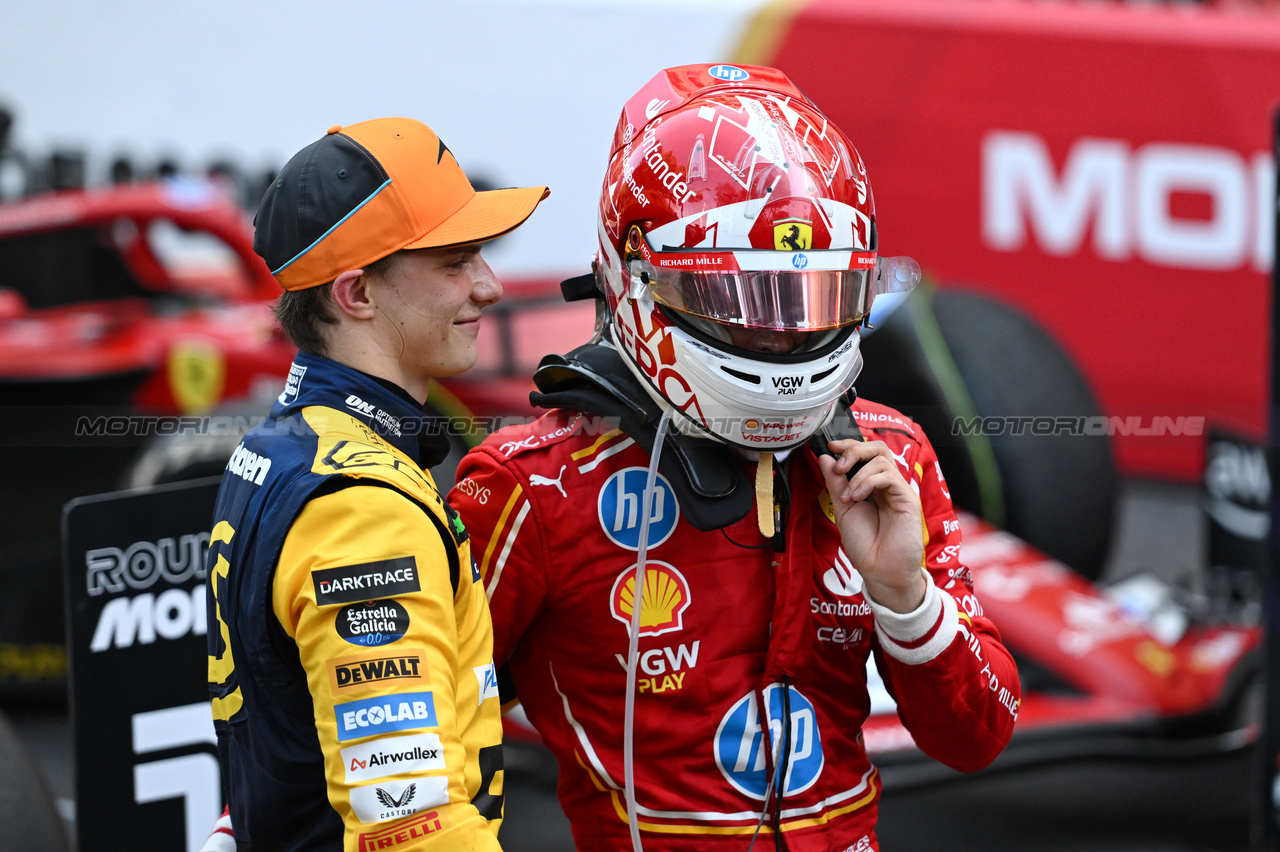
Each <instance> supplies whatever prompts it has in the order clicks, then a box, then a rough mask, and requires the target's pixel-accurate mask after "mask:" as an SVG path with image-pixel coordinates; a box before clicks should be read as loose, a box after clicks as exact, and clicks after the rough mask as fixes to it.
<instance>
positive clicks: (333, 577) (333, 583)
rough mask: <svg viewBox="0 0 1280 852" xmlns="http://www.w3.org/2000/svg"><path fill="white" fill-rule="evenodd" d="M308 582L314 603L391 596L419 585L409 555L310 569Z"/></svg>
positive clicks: (416, 589)
mask: <svg viewBox="0 0 1280 852" xmlns="http://www.w3.org/2000/svg"><path fill="white" fill-rule="evenodd" d="M311 583H312V585H313V586H315V590H316V605H317V606H333V605H335V604H348V603H359V602H361V601H371V600H376V599H377V598H394V597H395V596H396V595H405V594H408V593H410V592H416V591H419V590H420V589H421V588H422V586H421V584H420V583H419V582H418V566H417V565H416V564H415V563H414V561H413V557H412V556H401V557H400V558H398V559H384V560H382V561H381V562H362V563H360V564H359V565H342V566H340V567H338V568H324V569H321V570H319V571H312V572H311Z"/></svg>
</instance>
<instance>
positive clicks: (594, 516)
mask: <svg viewBox="0 0 1280 852" xmlns="http://www.w3.org/2000/svg"><path fill="white" fill-rule="evenodd" d="M853 413H854V415H855V417H856V419H857V422H858V425H859V427H860V428H861V430H862V432H863V434H864V436H865V437H866V438H867V439H868V440H882V441H884V442H885V443H886V444H887V445H888V446H889V449H890V451H891V452H892V453H893V456H894V458H895V459H896V460H897V461H898V463H899V464H900V465H901V466H902V470H901V472H902V474H903V475H904V477H905V478H906V479H907V480H908V482H909V483H910V484H911V485H912V487H913V488H914V489H917V490H918V493H919V495H920V499H921V502H922V505H923V509H924V522H925V527H926V546H925V562H926V567H927V573H928V574H929V575H930V576H931V578H932V583H931V584H930V586H929V591H928V594H927V595H926V598H925V602H924V603H923V604H922V605H921V606H920V608H919V609H918V610H916V611H915V612H914V613H910V614H906V615H899V614H896V613H892V612H890V611H888V610H886V609H884V608H882V607H880V606H879V605H878V604H875V603H874V602H871V601H869V600H868V599H867V598H866V596H865V595H864V594H863V593H862V579H861V576H860V575H859V574H858V572H857V570H856V566H853V565H852V564H850V562H849V559H848V557H847V556H846V555H845V553H844V551H843V549H842V547H841V542H840V536H839V532H838V530H837V528H836V526H835V524H834V522H833V521H832V520H831V518H832V514H831V504H830V499H829V497H828V495H827V492H826V489H825V488H824V486H823V482H822V477H821V473H820V471H819V469H818V465H817V460H816V457H815V456H814V454H813V452H812V451H811V450H809V449H808V448H807V447H802V448H799V449H797V450H794V451H793V452H792V453H791V454H790V456H789V457H788V458H787V459H786V460H785V461H784V462H783V463H781V464H779V465H778V468H779V470H778V472H777V473H776V474H775V476H776V477H780V478H781V477H785V480H786V481H785V482H784V483H778V487H776V488H775V494H779V495H786V494H788V492H789V499H786V500H784V501H783V502H784V503H785V504H786V505H785V508H784V509H783V512H782V518H783V524H782V533H781V534H782V535H783V536H784V537H785V546H784V547H783V548H782V550H781V552H778V548H777V547H776V546H771V543H770V541H769V540H767V539H765V538H764V537H763V536H762V534H761V533H760V532H759V530H758V528H757V520H756V513H755V510H754V508H753V510H752V511H751V512H750V513H749V514H748V515H747V516H746V517H745V518H744V519H743V520H741V521H739V522H737V523H734V524H732V525H730V526H728V527H725V528H723V529H717V530H712V531H709V532H704V531H700V530H697V529H695V528H694V527H693V526H692V525H691V524H690V523H688V521H687V520H685V519H683V518H682V517H681V511H680V507H679V505H678V503H677V500H676V494H675V492H674V491H673V490H672V488H671V485H670V483H669V482H668V480H667V479H666V478H665V477H660V479H659V485H658V488H657V490H656V493H655V495H654V499H653V508H652V511H651V513H650V527H649V550H648V556H647V561H648V566H647V570H646V575H645V581H644V584H643V585H644V588H643V591H642V594H641V595H640V598H641V636H640V656H639V669H640V671H639V672H638V673H637V674H638V684H637V695H636V713H635V719H636V722H635V732H634V744H635V745H634V749H635V755H636V758H635V765H636V790H637V794H636V797H637V802H638V805H639V812H638V813H639V821H640V827H641V830H642V839H643V842H644V846H645V848H646V849H647V850H651V852H657V850H702V849H716V850H721V849H746V848H747V845H748V843H749V842H750V840H751V836H752V834H753V832H755V830H756V825H757V822H758V821H759V820H760V814H761V811H762V809H764V808H765V807H766V806H765V802H764V792H765V789H766V780H765V779H766V777H767V776H766V774H765V767H766V762H768V763H770V764H773V765H777V766H778V768H779V770H780V776H777V777H781V778H782V779H783V781H782V783H781V788H782V792H783V795H782V797H781V799H780V802H779V803H778V811H779V813H778V814H776V815H774V814H773V813H772V811H773V808H774V803H773V802H770V804H769V805H768V809H769V810H770V815H769V817H768V818H767V819H765V821H764V825H763V827H762V829H761V832H762V834H765V835H770V833H771V832H773V831H775V830H776V828H780V829H781V831H782V832H783V833H784V834H783V837H784V840H785V848H787V849H790V850H795V851H798V850H830V852H845V851H846V850H867V849H876V848H878V845H877V843H876V839H875V822H876V800H877V798H878V796H879V792H880V784H879V779H878V777H877V774H876V769H875V767H874V766H873V765H872V764H871V761H870V760H869V759H868V757H867V753H866V750H865V748H864V747H863V744H862V737H861V733H860V727H861V724H862V722H863V720H864V719H866V717H867V714H868V711H869V706H870V700H869V697H868V693H867V686H866V679H867V674H866V663H867V658H868V655H870V654H873V653H874V654H875V655H876V662H877V665H878V667H879V670H880V672H881V673H882V676H883V678H884V681H885V684H886V686H887V687H888V689H889V691H890V694H891V695H893V697H894V698H895V699H896V700H897V702H898V712H899V714H900V716H901V718H902V721H903V723H904V724H905V725H906V727H907V728H908V729H909V730H910V732H911V734H912V736H913V737H914V738H915V741H916V743H917V744H918V745H919V747H920V748H921V749H922V750H923V751H924V752H925V753H926V754H929V755H930V756H932V757H934V758H936V759H937V760H940V761H942V762H943V763H945V764H947V765H949V766H952V767H954V768H956V769H959V770H965V771H967V770H975V769H979V768H981V767H983V766H985V765H987V764H988V763H990V762H991V760H992V759H994V758H995V756H996V755H997V754H998V753H999V752H1000V750H1001V749H1002V748H1003V747H1004V746H1005V744H1006V743H1007V742H1008V741H1009V737H1010V735H1011V734H1012V731H1013V724H1014V720H1015V717H1016V713H1017V705H1018V700H1019V695H1020V692H1019V684H1018V675H1017V670H1016V668H1015V666H1014V663H1013V660H1012V659H1011V658H1010V656H1009V654H1008V652H1007V651H1006V650H1005V648H1004V647H1003V646H1002V645H1001V643H1000V637H999V634H998V632H997V631H996V627H995V625H994V624H992V623H991V622H990V621H989V620H987V619H986V618H984V617H983V615H982V609H981V607H980V605H979V604H978V602H977V600H976V598H975V597H974V594H973V586H972V582H971V579H970V576H969V572H968V569H966V568H965V567H964V566H963V565H962V564H961V562H960V558H959V550H960V531H959V528H960V525H959V523H958V522H957V520H956V516H955V512H954V511H953V509H952V506H951V499H950V496H949V494H948V493H947V490H946V483H945V482H944V481H943V478H942V472H941V470H940V468H939V466H938V464H937V460H936V458H935V455H934V451H933V448H932V447H931V446H930V444H929V442H928V440H927V439H926V438H925V436H924V434H923V433H922V432H921V431H920V429H919V428H918V427H917V426H915V425H914V424H913V423H912V422H911V421H910V420H908V419H907V418H906V417H905V416H903V415H901V414H899V413H898V412H896V411H894V410H893V409H890V408H886V407H884V406H880V405H876V404H874V403H869V402H866V401H862V400H859V401H858V402H857V403H856V404H855V406H854V411H853ZM593 422H596V421H595V420H594V419H593V418H589V417H587V416H586V415H583V414H580V413H576V412H571V411H564V410H555V411H552V412H550V413H548V414H547V415H545V416H543V417H542V418H541V419H539V420H537V421H536V422H534V423H531V424H528V425H521V426H515V427H508V428H505V429H502V430H500V431H498V432H496V433H495V434H493V435H491V436H490V437H489V438H488V439H487V440H485V442H484V443H483V444H481V445H480V446H479V447H478V448H476V449H475V450H473V451H472V452H471V453H470V454H469V455H468V456H467V457H466V458H465V459H464V460H463V462H462V464H461V466H460V467H459V468H458V485H457V487H456V488H455V489H454V490H453V492H452V493H451V494H450V497H449V499H450V501H451V502H452V504H453V505H454V507H455V508H456V509H457V510H458V512H459V513H460V514H461V516H462V517H463V518H465V520H466V524H467V528H468V530H469V531H470V533H471V541H472V547H473V549H472V553H473V554H474V555H475V558H476V560H477V561H478V562H479V567H480V572H481V574H482V576H483V582H484V584H485V588H486V591H487V593H488V595H489V597H490V608H491V612H492V616H493V630H494V660H495V662H496V663H497V664H498V665H503V664H506V665H507V666H508V669H509V672H510V674H511V676H512V679H513V681H514V683H515V686H516V691H517V693H518V695H519V698H520V700H521V703H522V704H523V705H524V708H525V711H526V712H527V714H528V717H529V720H530V721H531V722H532V723H533V724H534V725H535V726H536V727H537V729H538V730H539V732H540V733H541V734H542V736H543V738H544V740H545V741H546V743H547V745H548V746H549V747H550V748H551V750H552V751H553V752H554V753H555V756H556V758H557V759H558V760H559V763H560V782H559V796H560V802H561V804H562V806H563V807H564V810H565V813H566V814H567V815H568V818H569V820H570V822H571V823H572V827H573V833H574V839H575V840H576V842H577V844H578V848H579V849H583V850H596V849H601V850H603V849H609V850H617V849H625V848H629V847H630V840H629V836H628V827H627V817H626V805H625V797H624V793H623V760H622V753H623V708H624V695H625V689H626V674H627V673H626V660H627V642H628V624H629V622H630V618H631V612H632V606H633V602H634V600H635V598H636V595H635V589H634V571H635V564H636V550H637V545H638V542H639V512H640V508H639V507H640V505H641V499H642V496H643V490H644V483H645V476H646V466H647V465H648V462H649V457H648V454H647V453H646V452H645V451H644V450H643V449H642V448H641V447H640V446H638V445H636V443H635V441H634V440H633V439H632V438H630V437H628V436H627V435H625V434H623V433H621V432H619V431H618V430H613V431H608V432H605V433H603V434H601V433H600V430H599V429H595V430H593V429H592V428H591V427H590V424H592V423H593ZM743 465H744V466H746V467H747V468H749V470H748V471H747V472H748V475H749V477H750V478H749V479H748V481H754V473H755V470H754V468H755V465H754V464H753V463H750V462H746V461H743ZM775 482H776V480H775ZM774 541H775V542H778V541H780V539H779V538H776V537H775V539H774ZM762 707H767V708H768V709H767V711H766V714H767V718H768V720H769V724H768V725H767V726H765V725H762V723H761V716H762V713H761V708H762ZM766 728H767V732H768V733H769V734H771V736H770V737H769V739H768V742H772V743H773V744H774V746H773V748H774V749H775V750H776V751H775V753H776V754H778V755H779V760H778V762H777V763H776V764H774V762H773V761H771V760H769V761H767V759H766V755H765V749H766V748H767V747H768V746H766V738H765V734H766V730H765V729H766ZM779 740H781V741H780V742H779ZM758 843H759V844H760V848H769V847H770V846H772V845H773V843H774V840H773V838H772V836H765V837H761V838H760V839H759V841H758Z"/></svg>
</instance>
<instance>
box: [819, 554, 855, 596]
mask: <svg viewBox="0 0 1280 852" xmlns="http://www.w3.org/2000/svg"><path fill="white" fill-rule="evenodd" d="M822 585H824V586H826V587H827V588H828V589H830V590H831V593H832V594H836V595H839V596H840V597H842V598H851V597H853V596H854V595H856V594H859V593H860V592H861V591H862V575H861V574H859V573H858V569H857V568H854V567H853V563H852V562H850V561H849V557H848V556H846V555H845V552H844V548H843V547H841V548H837V549H836V564H835V565H834V566H832V567H831V568H828V569H827V573H825V574H823V575H822Z"/></svg>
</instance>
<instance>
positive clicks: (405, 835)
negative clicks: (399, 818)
mask: <svg viewBox="0 0 1280 852" xmlns="http://www.w3.org/2000/svg"><path fill="white" fill-rule="evenodd" d="M446 825H447V823H446V821H445V817H444V814H442V813H440V812H439V811H429V812H427V813H425V814H422V815H421V816H416V817H414V818H413V819H410V820H405V821H404V822H401V823H399V824H397V825H396V826H395V827H394V828H387V829H384V830H382V831H377V832H369V833H366V834H361V835H360V846H359V850H360V852H375V850H378V849H395V848H396V847H397V846H401V845H403V844H405V843H409V842H410V841H413V840H418V839H420V838H423V837H426V836H427V835H428V834H432V833H434V832H437V831H440V830H441V829H443V828H444V827H445V826H446Z"/></svg>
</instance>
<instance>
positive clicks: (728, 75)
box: [707, 65, 751, 83]
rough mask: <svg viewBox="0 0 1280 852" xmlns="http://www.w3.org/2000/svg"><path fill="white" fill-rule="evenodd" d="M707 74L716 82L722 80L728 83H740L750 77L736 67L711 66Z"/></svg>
mask: <svg viewBox="0 0 1280 852" xmlns="http://www.w3.org/2000/svg"><path fill="white" fill-rule="evenodd" d="M707 73H708V74H710V75H711V76H712V77H715V78H716V79H717V80H724V81H726V82H729V83H741V82H742V81H743V80H745V79H747V78H748V77H750V76H751V75H750V74H748V73H747V72H746V71H743V70H742V69H741V68H739V67H738V66H736V65H713V66H712V67H711V70H710V71H708V72H707Z"/></svg>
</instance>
